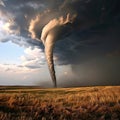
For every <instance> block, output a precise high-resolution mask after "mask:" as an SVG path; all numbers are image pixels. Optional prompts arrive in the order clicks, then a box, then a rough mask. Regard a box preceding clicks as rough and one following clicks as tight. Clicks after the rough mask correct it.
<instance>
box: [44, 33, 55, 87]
mask: <svg viewBox="0 0 120 120" xmlns="http://www.w3.org/2000/svg"><path fill="white" fill-rule="evenodd" d="M54 40H55V39H54V36H53V35H52V33H49V34H48V35H47V37H46V41H45V43H44V46H45V56H46V60H47V63H48V68H49V71H50V75H51V78H52V80H53V83H54V87H57V83H56V75H55V68H54V61H53V48H54V44H55V42H54Z"/></svg>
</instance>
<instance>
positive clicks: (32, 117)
mask: <svg viewBox="0 0 120 120" xmlns="http://www.w3.org/2000/svg"><path fill="white" fill-rule="evenodd" d="M119 119H120V86H94V87H76V88H49V89H48V88H47V89H46V88H44V89H43V88H40V87H33V86H29V87H26V86H24V87H17V86H1V87H0V120H119Z"/></svg>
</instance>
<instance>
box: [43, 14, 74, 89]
mask: <svg viewBox="0 0 120 120" xmlns="http://www.w3.org/2000/svg"><path fill="white" fill-rule="evenodd" d="M75 17H76V15H73V16H70V14H69V13H68V14H67V16H66V18H65V19H64V17H63V16H61V17H59V18H58V19H57V18H55V19H52V20H51V21H49V22H48V24H46V25H45V26H44V27H43V29H42V33H41V40H42V43H43V44H44V47H45V49H44V50H45V56H46V60H47V63H48V68H49V71H50V75H51V78H52V81H53V83H54V87H57V82H56V75H55V67H54V61H53V49H54V45H55V41H56V40H57V39H59V37H58V36H62V35H61V34H60V33H62V32H61V28H62V27H64V26H65V25H66V24H68V23H72V22H73V20H74V18H75ZM62 34H64V33H62Z"/></svg>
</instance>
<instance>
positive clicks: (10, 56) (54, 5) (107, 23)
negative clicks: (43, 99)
mask: <svg viewBox="0 0 120 120" xmlns="http://www.w3.org/2000/svg"><path fill="white" fill-rule="evenodd" d="M119 4H120V1H119V0H109V1H107V0H97V1H96V0H29V1H28V0H20V1H18V0H0V85H36V86H41V87H53V83H52V80H51V76H50V74H49V69H48V66H47V61H46V58H45V53H44V45H43V43H42V41H41V34H42V32H43V30H46V33H47V34H48V33H52V35H53V34H54V36H55V45H54V52H53V53H54V55H53V59H54V63H55V71H56V77H57V84H58V87H74V86H93V85H120V72H119V71H120V7H119ZM66 21H67V22H66ZM56 25H57V26H56ZM50 27H51V28H50Z"/></svg>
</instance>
